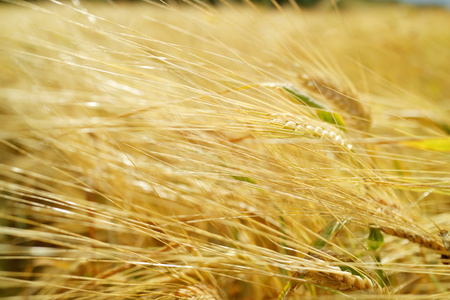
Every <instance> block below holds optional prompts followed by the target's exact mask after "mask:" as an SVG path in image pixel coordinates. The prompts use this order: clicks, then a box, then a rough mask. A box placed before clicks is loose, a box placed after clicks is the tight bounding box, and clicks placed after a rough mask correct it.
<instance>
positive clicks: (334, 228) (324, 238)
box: [313, 220, 348, 249]
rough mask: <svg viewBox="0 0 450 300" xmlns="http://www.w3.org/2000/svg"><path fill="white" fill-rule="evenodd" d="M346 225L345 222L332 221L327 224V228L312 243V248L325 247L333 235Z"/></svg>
mask: <svg viewBox="0 0 450 300" xmlns="http://www.w3.org/2000/svg"><path fill="white" fill-rule="evenodd" d="M347 223H348V221H347V220H344V221H339V220H333V221H331V222H330V223H328V224H327V226H326V227H325V228H324V229H323V230H322V232H321V233H320V237H318V238H317V239H316V240H315V241H314V244H313V247H314V248H316V249H322V248H323V247H325V245H326V244H327V243H328V241H329V240H331V239H332V237H333V235H334V234H336V233H338V232H339V231H341V229H342V228H343V227H344V225H345V224H347Z"/></svg>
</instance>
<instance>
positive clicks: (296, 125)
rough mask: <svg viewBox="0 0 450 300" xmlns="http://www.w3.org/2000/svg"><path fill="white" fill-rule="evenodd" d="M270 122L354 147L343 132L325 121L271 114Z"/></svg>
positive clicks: (334, 142)
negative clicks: (319, 121)
mask: <svg viewBox="0 0 450 300" xmlns="http://www.w3.org/2000/svg"><path fill="white" fill-rule="evenodd" d="M270 117H271V118H273V119H272V120H271V121H270V124H274V125H279V126H281V128H285V129H290V130H294V131H296V132H298V133H300V134H304V135H309V136H312V137H320V138H323V139H326V140H328V141H330V142H331V143H333V144H335V145H338V146H342V147H344V148H347V149H348V150H351V149H352V147H353V146H352V145H351V144H349V143H348V142H346V140H345V139H344V137H343V133H342V132H338V131H337V130H336V129H335V128H333V127H332V126H330V125H327V124H325V123H323V122H321V123H318V122H317V121H313V120H312V119H310V118H308V117H306V116H294V115H290V114H283V115H280V114H271V115H270Z"/></svg>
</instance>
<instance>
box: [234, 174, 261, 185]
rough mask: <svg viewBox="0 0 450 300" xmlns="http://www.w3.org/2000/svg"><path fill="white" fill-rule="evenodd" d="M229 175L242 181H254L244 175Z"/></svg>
mask: <svg viewBox="0 0 450 300" xmlns="http://www.w3.org/2000/svg"><path fill="white" fill-rule="evenodd" d="M231 177H233V178H234V179H237V180H240V181H244V182H249V183H256V182H255V181H254V180H253V179H251V178H249V177H245V176H234V175H231Z"/></svg>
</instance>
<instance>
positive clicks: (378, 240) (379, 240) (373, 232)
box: [367, 227, 384, 251]
mask: <svg viewBox="0 0 450 300" xmlns="http://www.w3.org/2000/svg"><path fill="white" fill-rule="evenodd" d="M383 244H384V237H383V234H382V233H381V231H380V229H378V228H372V227H370V233H369V237H368V238H367V248H369V250H371V251H377V250H379V249H380V248H381V247H382V246H383Z"/></svg>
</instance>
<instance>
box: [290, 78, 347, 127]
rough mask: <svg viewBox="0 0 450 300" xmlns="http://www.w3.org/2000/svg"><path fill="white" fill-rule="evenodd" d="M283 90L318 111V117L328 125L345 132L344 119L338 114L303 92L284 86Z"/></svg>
mask: <svg viewBox="0 0 450 300" xmlns="http://www.w3.org/2000/svg"><path fill="white" fill-rule="evenodd" d="M282 89H283V90H284V91H286V92H287V93H288V94H289V95H290V96H291V97H292V98H293V99H294V100H295V101H297V102H299V103H301V104H305V105H306V106H308V107H312V108H315V109H317V112H316V113H317V116H318V117H319V118H320V119H321V120H322V121H325V122H327V123H331V124H333V125H337V126H339V128H340V129H342V130H343V131H345V123H344V119H343V118H342V117H341V116H340V115H339V114H337V113H333V112H331V111H330V110H329V108H328V107H326V106H325V105H323V104H322V103H320V102H319V101H317V100H316V99H314V98H312V97H310V96H308V95H306V94H305V93H303V92H302V91H300V90H298V89H296V88H295V87H292V86H290V87H287V86H283V87H282Z"/></svg>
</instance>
